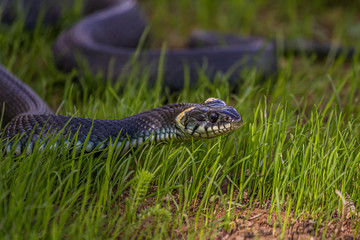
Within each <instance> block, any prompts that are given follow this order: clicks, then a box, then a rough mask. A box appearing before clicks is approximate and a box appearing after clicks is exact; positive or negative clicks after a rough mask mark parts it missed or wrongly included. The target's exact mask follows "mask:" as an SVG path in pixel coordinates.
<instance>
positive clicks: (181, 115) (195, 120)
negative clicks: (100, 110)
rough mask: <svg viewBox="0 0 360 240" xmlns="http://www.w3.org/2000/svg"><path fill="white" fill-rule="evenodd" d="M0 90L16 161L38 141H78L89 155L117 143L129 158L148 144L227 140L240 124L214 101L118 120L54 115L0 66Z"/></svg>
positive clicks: (235, 115) (221, 103)
mask: <svg viewBox="0 0 360 240" xmlns="http://www.w3.org/2000/svg"><path fill="white" fill-rule="evenodd" d="M0 88H1V89H2V90H0V104H1V106H2V107H1V111H2V112H3V113H4V118H3V125H5V128H4V131H3V139H5V140H6V141H7V145H6V153H10V152H11V151H13V154H14V155H15V156H18V155H20V154H22V153H23V152H25V153H26V154H31V153H32V151H33V147H34V145H35V143H36V141H37V140H40V141H43V140H44V143H43V144H45V143H46V141H45V139H46V136H47V135H48V134H56V133H59V136H61V137H68V140H69V141H70V140H72V139H73V137H74V136H76V140H77V142H76V148H77V149H80V148H81V147H85V151H86V152H91V151H93V150H94V149H103V148H105V147H106V146H107V145H109V143H110V142H114V141H115V140H116V139H117V140H118V142H117V145H116V146H117V148H121V149H120V150H121V153H126V152H127V151H128V150H129V149H130V147H132V148H136V147H139V146H140V145H142V144H143V143H144V142H148V143H151V142H155V143H158V142H163V141H186V140H191V139H204V138H212V137H216V136H220V135H224V134H227V133H230V132H233V131H235V130H236V129H238V128H239V127H240V126H241V123H242V119H241V116H240V114H239V113H238V112H237V111H236V110H235V108H233V107H231V106H227V105H226V104H225V102H224V101H222V100H220V99H216V98H208V99H207V100H205V101H204V103H202V104H194V103H176V104H170V105H164V106H161V107H158V108H154V109H151V110H148V111H145V112H142V113H138V114H135V115H133V116H129V117H126V118H123V119H118V120H102V119H89V118H79V117H70V116H62V115H54V114H53V113H52V111H51V109H50V108H49V107H48V106H47V104H46V103H45V102H43V100H41V98H40V97H39V96H38V95H37V94H36V93H35V92H34V91H33V90H32V89H31V88H30V87H28V86H27V85H26V84H24V83H23V82H21V81H20V80H19V79H17V78H16V77H15V76H14V75H12V74H11V73H10V72H8V71H7V70H6V69H5V68H4V67H1V66H0ZM89 134H90V135H89ZM88 135H89V138H88V141H86V138H87V137H88ZM16 138H17V140H18V141H15V139H16ZM14 142H16V144H14ZM85 142H87V144H86V146H84V143H85Z"/></svg>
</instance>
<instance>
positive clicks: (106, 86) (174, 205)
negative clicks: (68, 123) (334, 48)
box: [0, 0, 360, 239]
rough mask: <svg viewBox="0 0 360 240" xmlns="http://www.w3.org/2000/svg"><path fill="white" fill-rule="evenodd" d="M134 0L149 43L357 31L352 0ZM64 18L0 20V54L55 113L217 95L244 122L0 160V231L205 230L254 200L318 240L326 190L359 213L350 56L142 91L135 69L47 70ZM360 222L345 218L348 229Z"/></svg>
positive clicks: (210, 232)
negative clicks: (148, 140)
mask: <svg viewBox="0 0 360 240" xmlns="http://www.w3.org/2000/svg"><path fill="white" fill-rule="evenodd" d="M225 2H226V3H225ZM141 3H142V4H143V7H144V10H145V11H146V12H148V13H149V14H150V15H151V16H152V17H151V22H152V28H151V29H150V31H151V32H152V33H153V41H152V44H153V45H154V46H162V41H164V40H165V38H166V39H168V41H170V42H169V43H168V46H170V47H171V46H177V45H179V44H182V43H183V42H184V41H185V40H184V39H185V37H186V34H188V33H189V32H190V31H191V30H192V29H194V28H205V29H215V30H217V31H225V32H232V33H237V34H256V35H261V36H264V37H266V38H273V37H289V38H291V37H308V38H315V39H328V40H329V39H330V36H331V38H332V39H338V40H340V41H341V42H344V43H348V44H352V45H356V44H357V42H358V41H359V38H360V33H359V31H356V29H358V28H359V23H357V22H356V21H355V20H356V17H357V16H356V5H355V4H354V5H351V4H349V5H348V6H347V7H342V6H340V4H339V5H336V2H335V1H334V2H333V3H332V4H330V6H327V4H328V3H327V2H326V1H321V0H318V1H313V2H311V4H309V3H303V2H302V1H288V2H285V3H284V2H283V1H277V0H273V1H271V3H268V2H267V1H261V0H258V1H210V0H209V1H205V0H202V1H197V3H196V4H194V3H193V1H185V0H184V1H178V3H175V1H166V0H153V1H141ZM194 5H195V6H194ZM155 13H156V14H155ZM68 15H69V17H68V18H67V19H66V20H65V21H64V22H63V24H61V25H60V26H58V27H57V28H45V27H41V26H39V27H38V28H37V29H36V30H35V31H34V32H27V31H24V29H23V25H22V21H17V22H15V24H14V25H12V26H5V25H1V26H0V28H1V32H0V49H1V51H0V60H1V63H2V64H3V65H5V66H6V67H7V68H8V69H9V70H10V71H11V72H13V73H14V74H15V75H16V76H18V77H19V78H20V79H22V80H23V81H24V82H26V83H28V84H29V85H30V86H31V87H32V88H33V89H34V90H35V91H36V92H37V93H39V95H40V96H41V97H43V98H44V99H45V100H46V102H48V103H49V104H50V105H51V106H52V108H53V109H54V110H58V112H59V113H61V114H66V115H73V116H82V117H91V118H107V119H116V118H123V117H126V116H129V115H131V114H134V113H137V112H141V111H143V110H146V109H150V108H153V107H156V106H160V105H162V104H164V103H165V102H170V103H173V102H180V101H184V102H202V101H203V100H204V99H206V98H208V97H218V98H221V99H223V100H225V101H226V102H228V103H231V105H233V106H234V107H235V108H236V109H237V110H238V111H239V112H240V113H241V115H242V116H243V119H244V125H243V126H242V128H241V129H240V130H239V131H237V132H235V133H234V134H233V135H230V136H226V137H221V138H218V139H213V140H204V141H196V142H190V143H180V144H178V143H171V144H167V145H166V144H159V145H155V146H154V145H151V146H147V147H144V148H142V149H139V150H137V151H136V152H134V153H133V154H131V155H127V156H122V157H119V156H118V155H117V154H116V152H114V151H113V150H114V149H112V148H110V149H108V151H109V154H108V156H107V157H106V158H100V157H98V156H96V155H94V154H80V156H75V155H74V154H73V153H72V152H66V151H64V150H62V149H61V148H58V149H57V150H56V151H53V150H50V149H45V151H35V152H34V153H33V154H32V155H30V156H28V157H25V156H20V157H16V158H13V157H11V156H4V155H1V157H0V238H9V239H10V238H11V239H22V238H26V239H31V238H32V239H38V238H43V239H50V238H53V239H59V238H72V239H79V238H84V239H94V238H98V239H105V238H140V237H142V238H179V237H181V238H186V237H188V238H195V237H199V238H208V237H210V238H213V237H215V236H216V234H217V233H218V232H219V231H229V230H231V229H233V226H234V224H233V223H234V222H236V221H237V219H239V218H240V216H244V214H245V213H246V214H245V215H247V214H248V213H247V212H246V211H250V213H249V214H251V211H252V209H255V208H257V209H259V208H260V209H263V210H265V211H266V212H267V214H268V215H269V218H268V219H269V221H268V222H269V223H270V222H272V223H271V224H272V225H273V226H274V229H275V228H276V227H277V226H280V229H281V233H282V234H285V231H286V230H288V229H289V227H290V225H291V224H292V223H293V222H294V221H296V220H300V219H305V220H312V221H314V222H315V230H314V232H313V233H312V234H314V235H315V236H316V237H325V236H331V235H332V234H333V233H332V232H328V233H326V228H327V226H328V225H329V223H332V222H335V223H336V222H337V221H338V219H339V218H340V216H341V214H340V213H341V211H342V209H343V205H342V202H341V199H340V198H339V196H338V195H336V193H335V190H339V191H340V192H341V193H342V194H343V195H344V196H345V197H346V199H347V200H348V201H353V202H354V204H355V208H356V209H357V210H358V209H359V207H360V202H359V199H360V186H359V185H360V181H359V179H360V172H359V167H360V148H359V146H360V139H359V133H360V129H359V127H360V125H359V118H358V116H359V112H360V107H359V106H360V105H359V90H360V89H359V74H360V67H359V62H358V58H354V59H353V61H348V62H345V61H344V59H342V58H339V59H333V58H332V57H329V58H328V59H326V60H324V61H317V60H316V59H315V57H304V56H300V57H287V58H285V57H281V56H280V57H279V58H280V65H281V69H280V72H279V74H278V76H277V77H276V79H267V80H265V81H264V82H262V83H258V82H257V80H256V78H257V75H256V73H255V72H248V73H246V74H245V75H244V80H243V83H242V84H241V86H240V87H239V88H238V89H236V91H233V89H231V87H230V86H229V85H228V84H227V82H226V79H216V81H215V83H211V82H210V81H209V80H208V79H206V78H201V79H199V83H198V84H197V85H196V86H195V87H191V88H190V87H186V88H185V89H183V90H182V91H180V92H178V93H170V92H169V91H167V90H166V89H163V88H162V87H161V83H160V82H159V84H158V85H156V86H155V87H154V88H153V89H151V91H149V89H148V87H147V85H146V79H147V76H146V74H144V75H141V76H138V74H134V75H131V76H129V77H128V78H127V79H124V78H123V79H122V80H127V81H123V82H121V81H120V82H118V83H117V84H110V83H104V82H103V80H102V77H100V76H99V77H96V78H93V77H91V76H90V75H89V74H85V75H79V74H78V72H76V71H73V72H72V73H68V74H66V73H62V72H60V71H58V70H57V69H56V67H55V65H54V61H53V59H52V55H51V44H52V42H53V40H54V39H55V37H56V36H57V35H58V34H59V33H60V32H61V31H63V30H64V29H65V28H66V27H67V26H70V25H71V24H72V23H73V22H75V21H76V19H78V18H79V16H78V14H77V11H76V10H75V11H73V12H69V14H68ZM164 19H166V21H165V20H164ZM180 19H181V20H180ZM159 26H161V27H159ZM74 77H77V79H78V81H76V82H74V81H73V78H74ZM2 154H3V153H2ZM271 216H275V221H273V220H271V219H272V218H271ZM356 218H357V217H356V216H355V215H352V216H351V219H353V220H355V219H356ZM351 219H350V220H351ZM359 227H360V226H359V224H358V223H356V222H355V221H354V224H353V226H352V229H353V230H352V232H351V234H354V235H355V234H357V231H358V229H359ZM317 229H322V230H323V231H321V232H319V233H317V231H316V230H317ZM326 234H329V235H326ZM281 236H283V235H281Z"/></svg>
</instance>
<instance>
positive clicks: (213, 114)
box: [209, 112, 219, 123]
mask: <svg viewBox="0 0 360 240" xmlns="http://www.w3.org/2000/svg"><path fill="white" fill-rule="evenodd" d="M218 118H219V114H217V113H216V112H211V113H210V114H209V119H210V121H211V122H212V123H215V122H216V121H217V120H218Z"/></svg>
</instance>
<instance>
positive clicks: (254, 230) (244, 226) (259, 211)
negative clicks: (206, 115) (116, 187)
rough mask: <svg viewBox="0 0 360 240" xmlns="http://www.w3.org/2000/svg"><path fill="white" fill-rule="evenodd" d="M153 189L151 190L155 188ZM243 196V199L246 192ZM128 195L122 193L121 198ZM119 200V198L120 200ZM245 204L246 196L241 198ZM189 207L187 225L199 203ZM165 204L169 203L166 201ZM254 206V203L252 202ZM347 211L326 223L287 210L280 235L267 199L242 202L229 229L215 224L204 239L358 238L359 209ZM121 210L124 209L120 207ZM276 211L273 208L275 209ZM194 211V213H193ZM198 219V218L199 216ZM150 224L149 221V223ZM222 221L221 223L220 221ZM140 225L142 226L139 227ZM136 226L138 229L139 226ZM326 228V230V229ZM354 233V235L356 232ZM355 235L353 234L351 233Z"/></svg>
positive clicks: (181, 233) (182, 232)
mask: <svg viewBox="0 0 360 240" xmlns="http://www.w3.org/2000/svg"><path fill="white" fill-rule="evenodd" d="M154 190H155V189H152V190H150V191H154ZM244 195H245V199H246V193H245V194H244ZM126 197H127V196H125V195H123V196H122V198H126ZM173 200H175V201H176V202H177V203H176V205H178V204H179V202H178V199H177V195H176V194H175V195H172V200H171V201H173ZM171 201H170V202H171ZM121 202H122V201H121ZM155 202H156V198H155V197H151V198H148V199H146V200H145V202H144V203H143V204H141V205H140V206H139V208H138V210H139V211H141V210H143V209H145V208H147V207H150V206H153V205H155V204H156V203H155ZM168 202H169V198H167V197H165V198H164V207H165V206H166V205H167V204H166V203H168ZM243 203H244V204H248V202H247V201H246V200H244V202H243ZM191 205H192V207H191V208H190V209H189V211H190V214H189V218H188V220H189V221H190V225H194V224H193V223H194V217H190V216H191V212H193V213H195V212H196V211H197V210H198V207H199V203H197V202H196V203H195V202H194V203H193V204H191ZM167 206H168V205H167ZM253 206H254V205H253ZM214 209H215V212H214V215H215V216H216V219H221V218H222V217H223V216H224V215H225V211H224V209H223V205H222V204H218V203H216V206H215V208H214ZM345 209H346V210H345V212H346V214H343V215H341V216H339V215H338V214H336V213H335V214H334V215H333V218H332V219H330V220H329V221H328V223H327V224H326V225H324V224H319V226H318V225H317V224H316V222H315V221H314V220H311V218H310V217H306V216H303V217H301V218H298V219H293V218H292V217H291V215H292V214H291V213H290V217H289V218H290V219H288V221H287V226H286V230H285V233H284V235H283V236H282V231H281V226H280V224H279V223H278V222H277V219H278V218H277V217H276V215H275V213H273V214H272V215H271V217H269V212H270V202H268V203H266V204H263V205H262V206H255V207H251V209H249V208H246V207H245V205H241V206H238V207H234V208H233V212H232V216H236V220H234V221H233V222H231V223H230V224H229V225H230V226H229V229H228V230H225V229H224V228H216V229H215V230H212V231H211V230H210V231H211V232H209V233H204V235H205V236H206V239H216V240H220V239H224V240H230V239H231V240H240V239H270V240H271V239H300V240H302V239H314V240H315V239H322V238H324V239H360V235H359V234H357V230H356V228H359V224H358V221H359V220H360V218H359V216H360V215H359V213H358V212H357V211H355V206H354V204H353V203H351V202H348V204H347V208H345ZM122 210H124V209H122ZM170 210H171V212H172V213H173V214H175V212H176V206H175V204H172V203H170ZM274 212H275V211H274ZM194 215H195V214H194ZM281 219H282V221H283V220H284V219H285V209H283V211H282V212H281ZM200 221H201V220H200ZM150 222H153V221H152V220H151V219H147V220H146V222H145V223H144V224H146V225H148V224H149V223H150ZM199 224H201V223H199ZM150 225H151V223H150ZM220 225H221V223H220ZM140 229H141V227H140ZM140 229H139V230H140ZM325 230H326V232H325ZM192 232H194V229H187V227H186V226H184V227H183V228H182V229H175V233H176V234H175V236H174V235H173V236H172V238H173V239H184V238H186V237H187V236H188V235H191V236H193V235H192V234H191V233H192ZM356 235H357V236H356ZM354 236H356V237H354Z"/></svg>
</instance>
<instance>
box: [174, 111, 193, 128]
mask: <svg viewBox="0 0 360 240" xmlns="http://www.w3.org/2000/svg"><path fill="white" fill-rule="evenodd" d="M194 108H195V107H191V108H188V109H186V110H184V111H182V112H181V113H179V114H178V115H177V116H176V118H175V120H176V122H177V123H178V126H181V125H182V124H181V119H182V118H183V117H184V115H185V113H186V112H188V111H190V110H193V109H194Z"/></svg>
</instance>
